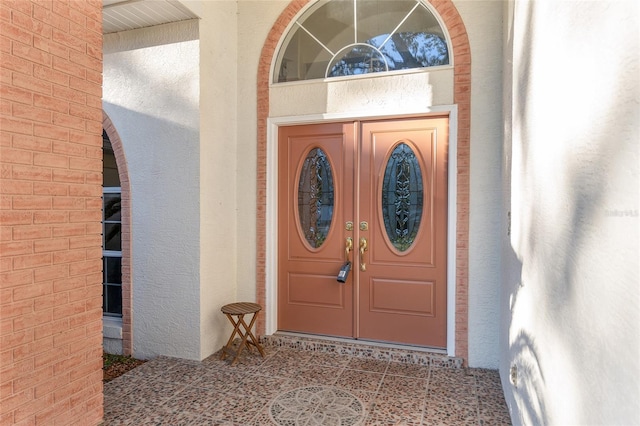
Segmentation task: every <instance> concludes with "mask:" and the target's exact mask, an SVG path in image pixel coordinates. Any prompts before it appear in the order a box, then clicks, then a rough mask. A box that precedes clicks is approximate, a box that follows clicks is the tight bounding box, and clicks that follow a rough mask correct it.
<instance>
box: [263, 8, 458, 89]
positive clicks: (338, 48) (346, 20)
mask: <svg viewBox="0 0 640 426" xmlns="http://www.w3.org/2000/svg"><path fill="white" fill-rule="evenodd" d="M449 63H450V62H449V48H448V43H447V37H446V35H445V33H444V31H443V30H442V26H441V25H440V23H439V22H438V19H437V18H436V17H435V15H434V14H433V13H432V12H431V10H430V9H429V7H428V6H427V3H426V2H424V0H324V1H319V2H318V3H316V5H314V6H312V7H311V8H310V9H308V10H307V11H306V12H305V13H303V14H302V15H301V16H300V18H299V19H298V20H297V21H296V22H295V23H294V25H293V27H292V28H291V30H290V31H289V32H288V33H287V35H286V36H285V38H284V42H283V44H282V47H281V48H280V51H279V52H278V57H277V58H276V70H277V72H275V73H274V83H281V82H287V81H297V80H311V79H318V78H327V77H338V76H348V75H361V74H368V73H377V72H385V71H396V70H405V69H414V68H425V67H433V66H438V65H449Z"/></svg>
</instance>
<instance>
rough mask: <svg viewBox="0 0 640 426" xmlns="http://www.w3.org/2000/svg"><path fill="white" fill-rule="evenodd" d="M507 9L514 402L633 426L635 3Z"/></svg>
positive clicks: (543, 417)
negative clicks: (515, 378) (515, 373)
mask: <svg viewBox="0 0 640 426" xmlns="http://www.w3.org/2000/svg"><path fill="white" fill-rule="evenodd" d="M509 6H510V9H509V10H510V12H509V14H508V15H507V16H508V25H507V28H506V31H505V37H506V44H505V45H506V47H507V49H508V52H509V53H508V55H506V61H505V65H506V67H505V71H506V72H505V77H506V78H505V90H506V92H507V93H506V96H505V121H506V126H505V127H506V128H508V129H511V131H510V132H508V133H507V137H506V138H505V160H506V161H505V168H504V171H505V181H504V190H505V205H504V210H503V212H502V216H503V218H504V219H505V223H506V224H508V220H507V218H508V213H509V212H510V217H511V235H510V236H509V237H506V236H505V237H504V248H503V265H502V271H503V272H502V276H503V286H502V302H501V314H502V321H501V330H500V333H501V335H502V341H501V362H500V370H501V376H502V379H503V386H504V389H505V394H506V399H507V403H508V405H509V406H510V409H511V412H512V418H513V421H514V424H594V425H595V424H639V423H640V408H639V406H638V401H639V400H640V380H639V379H638V378H639V377H640V310H639V306H640V303H639V301H640V287H639V286H638V282H639V271H638V258H639V251H638V239H639V229H640V225H639V217H638V210H639V208H640V206H639V199H638V192H639V191H638V188H639V179H638V168H639V164H640V157H639V149H640V148H639V145H638V140H640V137H639V136H640V135H639V130H638V129H639V127H640V126H639V114H640V111H639V109H638V98H639V93H640V92H639V90H640V87H639V79H638V75H640V74H639V68H638V52H639V46H638V41H639V37H638V36H639V33H638V28H639V27H640V25H639V22H638V18H639V16H640V15H639V6H638V4H637V3H636V2H624V1H620V2H616V1H612V2H605V1H602V2H582V3H579V4H578V3H574V2H522V3H521V2H516V3H515V4H510V5H509ZM511 49H512V50H511ZM509 177H510V179H509ZM512 367H513V368H517V372H518V373H517V376H518V377H517V380H515V383H514V384H512V383H510V382H509V380H508V378H509V372H510V369H511V368H512Z"/></svg>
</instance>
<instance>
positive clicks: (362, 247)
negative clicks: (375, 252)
mask: <svg viewBox="0 0 640 426" xmlns="http://www.w3.org/2000/svg"><path fill="white" fill-rule="evenodd" d="M368 249H369V247H368V244H367V239H366V238H365V237H361V238H360V270H361V271H363V272H364V271H366V270H367V264H366V263H365V261H364V252H365V251H367V250H368Z"/></svg>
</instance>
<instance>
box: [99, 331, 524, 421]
mask: <svg viewBox="0 0 640 426" xmlns="http://www.w3.org/2000/svg"><path fill="white" fill-rule="evenodd" d="M265 353H266V356H265V358H261V357H260V355H259V354H257V351H256V350H255V349H254V350H253V351H252V352H251V353H250V352H248V351H247V350H245V351H244V353H243V354H242V355H241V358H240V360H239V362H238V364H237V365H235V366H231V365H230V361H229V359H227V360H225V361H222V360H220V359H219V354H214V355H213V356H211V357H209V358H207V359H206V360H204V361H202V362H197V361H188V360H181V359H176V358H168V357H159V358H156V359H153V360H151V361H149V362H147V363H145V364H144V365H142V366H140V367H138V368H136V369H134V370H132V371H130V372H129V373H127V374H125V375H123V376H121V377H119V378H117V379H114V380H112V381H111V382H109V383H106V384H105V386H104V398H105V401H104V402H105V405H104V406H105V409H104V422H103V424H104V425H105V426H106V425H136V426H138V425H287V426H298V425H300V426H302V425H317V426H319V425H323V426H324V425H341V426H350V425H510V424H511V423H510V418H509V413H508V411H507V407H506V405H505V402H504V397H503V392H502V387H501V384H500V378H499V376H498V372H497V371H493V370H482V369H470V368H463V367H461V366H460V363H459V360H456V359H452V358H447V357H444V356H441V355H434V354H428V353H424V352H412V351H402V350H393V349H391V350H388V349H381V348H376V347H367V346H361V345H341V344H331V343H327V342H318V341H313V340H305V339H287V338H284V339H279V340H277V341H275V342H274V341H272V342H267V344H266V346H265Z"/></svg>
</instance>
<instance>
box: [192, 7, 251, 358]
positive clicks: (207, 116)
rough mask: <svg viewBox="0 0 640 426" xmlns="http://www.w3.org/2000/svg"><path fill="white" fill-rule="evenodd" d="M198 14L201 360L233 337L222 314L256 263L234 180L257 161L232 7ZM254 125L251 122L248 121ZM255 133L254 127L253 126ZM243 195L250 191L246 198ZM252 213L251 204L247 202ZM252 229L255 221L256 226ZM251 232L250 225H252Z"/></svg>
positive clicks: (242, 191)
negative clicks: (242, 117) (242, 110)
mask: <svg viewBox="0 0 640 426" xmlns="http://www.w3.org/2000/svg"><path fill="white" fill-rule="evenodd" d="M201 6H202V8H201V10H200V14H201V15H200V16H201V20H200V131H201V134H200V250H201V252H200V265H199V267H200V274H201V277H200V296H199V297H200V300H199V307H200V318H199V326H200V342H201V343H200V345H201V346H200V353H199V356H200V358H201V359H202V358H204V357H206V356H208V355H210V354H211V353H213V352H215V351H217V350H218V349H220V348H221V347H222V345H224V344H225V343H226V341H227V339H228V337H229V335H230V334H231V330H232V328H231V325H230V323H229V321H228V320H227V318H226V317H225V316H224V315H222V313H221V312H220V308H221V307H222V306H223V305H224V304H227V303H232V302H236V301H238V300H248V301H253V300H255V293H254V294H252V295H245V294H238V293H239V292H238V285H239V283H243V284H245V283H248V284H249V285H251V282H254V281H255V279H252V278H247V277H245V276H240V275H241V274H243V273H244V272H245V270H246V269H249V270H250V269H251V265H254V264H255V256H254V255H253V253H255V245H252V238H251V234H250V233H247V232H246V230H244V229H243V230H242V233H240V230H239V227H238V222H239V219H238V217H239V216H240V215H242V216H244V215H246V214H247V212H246V208H247V206H240V205H239V204H238V203H239V202H238V198H239V197H246V196H249V195H251V194H253V195H254V196H255V191H254V192H253V193H252V192H251V190H250V189H249V188H245V187H242V186H240V185H239V184H238V183H237V182H238V181H239V180H244V179H246V178H247V176H251V175H253V176H255V157H252V156H251V153H250V150H249V151H246V150H247V148H246V147H245V146H244V144H242V143H240V141H242V142H244V143H246V142H247V141H245V140H242V139H241V138H239V137H238V132H239V131H240V129H241V128H243V127H249V126H248V125H247V124H246V123H245V124H241V125H239V124H238V119H237V117H238V102H240V98H241V95H239V90H241V87H242V86H240V85H238V81H237V80H238V73H239V70H240V69H243V68H244V66H245V65H244V64H243V63H242V59H239V58H238V52H237V42H236V40H237V33H238V29H237V18H236V14H237V4H236V2H231V1H224V2H202V3H201ZM254 123H255V122H254ZM252 127H254V128H255V124H254V125H253V126H252ZM245 192H248V193H247V194H245ZM253 209H254V210H255V202H254V204H253ZM254 223H255V221H254ZM253 228H254V229H255V226H254V227H253Z"/></svg>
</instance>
